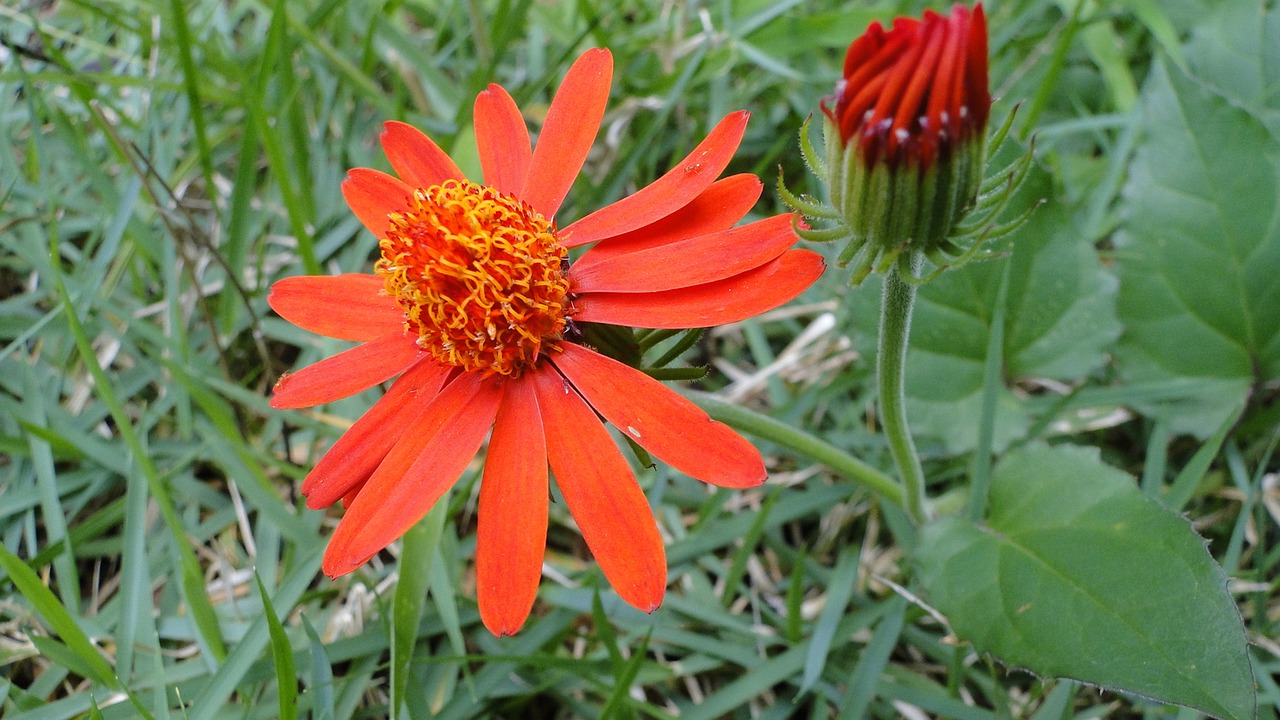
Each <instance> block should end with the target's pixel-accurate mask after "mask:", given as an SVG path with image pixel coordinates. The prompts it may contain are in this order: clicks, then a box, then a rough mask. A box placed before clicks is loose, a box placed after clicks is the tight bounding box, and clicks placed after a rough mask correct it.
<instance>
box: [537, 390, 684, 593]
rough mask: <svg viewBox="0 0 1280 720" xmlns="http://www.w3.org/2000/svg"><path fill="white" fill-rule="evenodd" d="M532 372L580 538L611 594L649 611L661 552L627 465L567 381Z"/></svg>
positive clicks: (663, 581) (659, 588)
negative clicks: (583, 541) (585, 544)
mask: <svg viewBox="0 0 1280 720" xmlns="http://www.w3.org/2000/svg"><path fill="white" fill-rule="evenodd" d="M533 376H534V377H533V379H534V382H535V383H536V387H537V391H538V409H539V410H540V411H541V413H542V429H543V432H545V433H546V437H547V460H548V461H549V462H550V463H551V470H552V472H554V473H555V476H556V484H557V485H558V486H559V487H560V492H561V494H563V495H564V501H565V504H566V505H568V507H569V513H570V514H572V515H573V519H574V520H575V521H576V522H577V523H578V529H579V530H581V531H582V539H583V540H586V542H587V547H588V548H590V549H591V554H592V555H594V556H595V558H596V562H598V563H599V564H600V569H601V570H603V571H604V576H605V577H606V578H608V579H609V582H610V583H611V584H612V585H613V587H614V589H615V590H617V591H618V595H619V596H620V597H621V598H622V599H623V600H625V601H627V603H629V604H630V605H633V606H635V607H637V608H639V609H640V610H643V611H644V612H653V611H654V610H656V609H657V608H658V606H659V605H661V604H662V596H663V594H664V593H665V592H666V588H667V555H666V551H665V550H664V549H663V547H662V537H661V536H659V535H658V526H657V524H656V523H655V522H654V520H653V515H652V511H651V510H650V509H649V502H648V501H647V500H646V499H645V496H644V492H642V491H641V490H640V486H639V485H637V484H636V479H635V475H633V474H632V473H631V466H630V465H628V464H627V461H626V458H624V457H622V453H620V452H619V451H618V446H617V445H614V443H613V438H612V437H610V436H609V432H608V431H607V430H605V429H604V425H601V424H600V420H599V419H598V418H597V417H596V414H595V412H593V411H592V410H591V408H590V407H588V406H587V404H586V403H585V402H584V401H583V400H582V398H581V397H579V396H578V393H576V392H575V391H574V390H573V388H572V387H571V386H570V385H569V383H568V381H567V380H565V379H564V378H562V377H560V375H559V374H558V373H556V371H555V370H554V369H553V368H550V367H547V366H543V367H541V368H539V369H538V370H536V371H535V372H534V373H533Z"/></svg>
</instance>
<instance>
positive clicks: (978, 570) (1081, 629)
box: [916, 445, 1254, 720]
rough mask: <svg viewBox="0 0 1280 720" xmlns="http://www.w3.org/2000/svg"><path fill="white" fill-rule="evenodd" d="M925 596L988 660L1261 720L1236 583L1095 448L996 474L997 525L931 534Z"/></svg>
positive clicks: (922, 550) (1028, 457)
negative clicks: (1234, 594)
mask: <svg viewBox="0 0 1280 720" xmlns="http://www.w3.org/2000/svg"><path fill="white" fill-rule="evenodd" d="M916 561H917V563H918V566H919V570H920V576H919V580H920V583H921V585H922V586H923V588H924V590H925V594H926V596H927V598H928V600H929V601H930V602H932V603H933V604H934V605H935V606H936V607H937V608H938V609H939V610H941V611H942V612H943V613H944V614H946V615H947V616H948V618H949V619H950V622H951V625H952V627H953V629H954V630H955V632H956V633H957V634H958V635H960V636H961V637H962V638H964V639H966V640H969V641H970V642H972V643H973V644H974V646H975V647H976V648H977V649H978V650H980V651H983V652H990V653H992V654H993V655H995V656H996V657H998V658H999V659H1001V660H1002V661H1004V662H1006V663H1009V664H1011V665H1015V666H1019V667H1025V668H1027V669H1029V670H1031V671H1032V672H1034V673H1037V674H1039V675H1046V676H1055V677H1066V678H1072V679H1076V680H1083V681H1085V682H1089V683H1094V684H1097V685H1102V686H1105V687H1109V688H1116V689H1119V690H1124V691H1127V692H1131V693H1135V694H1138V695H1143V696H1146V697H1151V698H1155V699H1157V700H1160V701H1162V702H1168V703H1174V704H1178V705H1185V706H1187V707H1191V708H1195V709H1198V710H1202V711H1204V712H1207V713H1211V714H1213V715H1216V716H1218V717H1222V718H1232V719H1233V720H1234V719H1241V720H1243V719H1245V718H1252V717H1253V708H1254V689H1253V675H1252V671H1251V669H1250V666H1249V655H1248V645H1247V643H1246V641H1245V635H1244V628H1243V626H1242V624H1241V621H1240V614H1239V612H1238V611H1237V610H1236V606H1235V604H1234V602H1232V599H1231V596H1230V595H1229V594H1228V593H1227V588H1226V578H1225V577H1224V576H1223V574H1222V570H1221V569H1220V568H1219V567H1218V565H1217V564H1216V563H1214V562H1213V559H1212V558H1211V557H1210V556H1209V553H1208V552H1207V551H1206V549H1205V543H1204V540H1202V539H1201V538H1200V537H1198V536H1197V535H1196V534H1195V533H1194V532H1193V531H1192V529H1191V526H1190V525H1188V523H1187V521H1186V520H1184V519H1182V518H1180V517H1178V516H1177V515H1175V514H1173V513H1171V512H1169V511H1167V510H1165V509H1164V508H1162V507H1161V506H1160V505H1158V504H1157V503H1156V502H1155V501H1154V500H1151V499H1150V498H1148V497H1147V496H1146V495H1144V494H1143V493H1142V492H1141V491H1140V490H1138V488H1137V486H1136V483H1134V482H1133V480H1132V479H1131V478H1130V477H1129V476H1128V475H1126V474H1124V473H1123V472H1120V471H1119V470H1115V469H1113V468H1110V467H1107V466H1106V465H1103V464H1102V463H1101V462H1100V461H1099V460H1098V458H1097V452H1096V451H1094V450H1086V449H1083V448H1072V447H1062V448H1050V447H1047V446H1043V445H1033V446H1029V447H1027V448H1024V449H1022V450H1019V451H1016V452H1014V453H1011V454H1009V455H1008V456H1006V457H1005V458H1003V459H1002V461H1001V462H1000V463H999V464H998V465H997V467H996V470H995V474H994V476H993V478H992V486H991V513H990V516H989V518H988V520H987V522H986V524H985V525H978V524H975V523H973V522H971V521H969V520H964V519H960V518H954V517H952V518H944V519H942V520H939V521H936V522H933V523H931V524H929V525H927V526H926V527H925V528H924V530H923V532H922V535H921V542H920V545H919V549H918V551H917V556H916Z"/></svg>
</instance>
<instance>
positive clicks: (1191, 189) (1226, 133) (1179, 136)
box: [1116, 63, 1280, 437]
mask: <svg viewBox="0 0 1280 720" xmlns="http://www.w3.org/2000/svg"><path fill="white" fill-rule="evenodd" d="M1142 108H1143V112H1144V118H1145V124H1146V139H1145V140H1144V141H1143V142H1142V143H1140V144H1139V146H1138V148H1137V150H1136V152H1135V155H1134V159H1133V163H1132V165H1131V166H1130V170H1129V182H1128V185H1127V187H1126V188H1125V193H1124V194H1125V199H1126V201H1127V204H1128V206H1129V212H1128V215H1127V217H1126V218H1125V222H1124V231H1123V232H1122V233H1121V234H1120V235H1119V236H1118V237H1117V239H1116V247H1117V251H1116V254H1117V259H1118V261H1119V274H1120V281H1121V288H1120V296H1119V299H1118V312H1119V314H1120V318H1121V320H1122V322H1124V325H1125V330H1126V333H1125V338H1124V340H1123V341H1122V343H1121V344H1120V347H1119V358H1120V361H1121V372H1122V375H1123V376H1124V378H1125V379H1126V380H1128V381H1130V382H1133V381H1149V380H1165V379H1170V378H1186V379H1192V380H1194V381H1195V382H1194V383H1192V384H1191V388H1192V390H1191V391H1190V392H1189V393H1188V396H1187V397H1185V398H1184V399H1182V400H1181V401H1179V402H1178V403H1177V404H1176V405H1174V406H1173V408H1172V410H1173V412H1171V413H1170V418H1171V420H1172V422H1173V426H1172V429H1173V430H1174V431H1176V432H1191V433H1194V434H1196V435H1198V436H1200V437H1205V436H1208V435H1209V434H1210V433H1212V432H1213V431H1214V430H1216V429H1217V428H1218V426H1219V425H1220V424H1221V423H1222V421H1223V420H1224V419H1225V418H1226V417H1227V415H1228V414H1230V413H1231V412H1232V411H1233V410H1234V409H1235V408H1236V407H1237V406H1238V405H1239V404H1240V403H1241V402H1242V401H1243V400H1244V399H1245V398H1246V397H1247V395H1248V393H1249V392H1250V389H1251V387H1252V386H1254V385H1255V384H1257V383H1261V382H1266V381H1269V380H1274V379H1276V378H1280V313H1277V312H1276V307H1278V306H1280V273H1277V272H1276V268H1277V267H1280V222H1277V208H1280V141H1278V140H1277V139H1276V138H1275V137H1274V136H1273V135H1272V134H1271V133H1269V132H1268V131H1267V128H1266V127H1265V126H1264V125H1263V124H1262V122H1261V121H1259V120H1258V119H1257V118H1256V117H1254V116H1253V115H1251V114H1250V113H1249V112H1247V111H1246V110H1243V109H1241V108H1240V107H1238V106H1236V105H1234V104H1232V103H1231V102H1230V101H1229V100H1227V99H1226V98H1224V97H1222V96H1220V95H1217V94H1215V93H1214V92H1213V91H1212V90H1210V89H1208V88H1206V87H1205V86H1203V85H1202V84H1199V83H1197V82H1196V81H1195V80H1193V79H1191V78H1189V77H1187V76H1185V75H1183V74H1182V73H1181V72H1179V71H1177V70H1170V69H1169V68H1167V67H1166V66H1165V64H1163V63H1158V64H1157V65H1156V66H1155V69H1154V70H1153V71H1152V75H1151V78H1150V79H1149V80H1148V82H1147V86H1146V88H1145V91H1144V93H1143V99H1142Z"/></svg>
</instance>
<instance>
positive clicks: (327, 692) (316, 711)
mask: <svg viewBox="0 0 1280 720" xmlns="http://www.w3.org/2000/svg"><path fill="white" fill-rule="evenodd" d="M302 629H303V630H305V631H306V633H307V639H308V640H310V641H311V687H309V688H307V692H308V693H310V694H312V695H314V697H313V698H312V701H311V718H312V720H333V718H334V712H333V666H332V665H330V664H329V656H328V654H327V653H326V652H325V649H324V643H323V642H321V641H320V635H319V634H318V633H317V632H316V629H315V628H313V627H311V622H310V621H309V620H307V616H306V615H303V616H302Z"/></svg>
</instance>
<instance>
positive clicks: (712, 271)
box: [569, 215, 798, 293]
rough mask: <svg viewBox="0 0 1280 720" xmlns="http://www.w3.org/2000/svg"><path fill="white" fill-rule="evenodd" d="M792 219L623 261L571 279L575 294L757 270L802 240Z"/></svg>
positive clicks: (688, 282)
mask: <svg viewBox="0 0 1280 720" xmlns="http://www.w3.org/2000/svg"><path fill="white" fill-rule="evenodd" d="M791 221H792V216H791V215H775V216H774V217H771V218H768V219H766V220H760V221H758V222H753V223H751V224H750V225H743V226H742V227H736V228H733V229H730V230H723V231H721V232H718V233H712V234H710V235H703V236H701V237H694V238H688V239H686V240H680V241H677V242H673V243H667V244H666V245H660V246H658V247H655V248H649V249H648V250H638V251H636V252H633V253H628V254H626V255H619V256H616V257H613V258H610V259H608V260H604V261H602V262H598V263H593V264H591V265H588V266H587V267H586V268H582V267H578V266H575V267H573V268H572V271H571V272H570V274H569V278H570V280H571V281H572V282H573V286H572V289H571V291H572V292H575V293H592V292H629V293H640V292H655V291H659V290H674V289H676V288H684V287H690V286H693V285H703V284H706V283H709V282H714V281H716V280H724V279H725V278H730V277H733V276H735V275H740V274H742V273H744V272H746V271H748V270H751V269H754V268H758V267H760V266H761V265H764V264H765V263H767V262H769V261H770V260H772V259H774V258H776V257H778V256H779V255H781V254H782V253H784V252H786V250H787V248H789V247H791V246H792V245H794V244H795V243H796V240H798V238H797V237H796V234H795V232H794V231H792V229H791Z"/></svg>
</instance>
